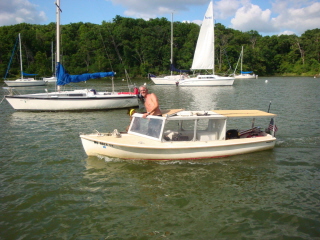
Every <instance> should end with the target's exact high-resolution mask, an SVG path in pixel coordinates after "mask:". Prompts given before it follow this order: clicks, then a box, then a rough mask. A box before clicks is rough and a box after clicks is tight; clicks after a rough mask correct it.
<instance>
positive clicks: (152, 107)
mask: <svg viewBox="0 0 320 240" xmlns="http://www.w3.org/2000/svg"><path fill="white" fill-rule="evenodd" d="M139 91H140V94H141V95H142V96H143V97H144V106H145V108H146V110H147V112H146V113H144V114H143V116H142V117H143V118H146V117H147V116H148V115H155V116H161V111H160V108H159V102H158V98H157V96H156V95H155V94H154V93H148V89H147V86H145V85H142V86H140V87H139Z"/></svg>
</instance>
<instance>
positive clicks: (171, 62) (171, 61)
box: [170, 13, 173, 76]
mask: <svg viewBox="0 0 320 240" xmlns="http://www.w3.org/2000/svg"><path fill="white" fill-rule="evenodd" d="M170 64H171V66H172V64H173V13H171V58H170ZM171 69H172V68H171ZM171 76H172V70H171Z"/></svg>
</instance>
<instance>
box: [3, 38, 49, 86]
mask: <svg viewBox="0 0 320 240" xmlns="http://www.w3.org/2000/svg"><path fill="white" fill-rule="evenodd" d="M18 39H19V51H20V74H21V78H19V79H16V80H12V81H10V80H5V81H4V82H5V84H7V85H8V86H9V87H29V86H44V85H46V83H47V82H46V81H44V80H35V79H34V78H24V76H26V77H27V76H34V75H37V74H28V73H24V72H23V66H22V50H21V35H20V33H19V35H18ZM14 49H15V47H14ZM13 54H14V51H13ZM10 63H11V61H10ZM10 63H9V67H8V70H9V68H10ZM8 70H7V73H8ZM7 73H6V76H7ZM6 76H5V77H4V78H6Z"/></svg>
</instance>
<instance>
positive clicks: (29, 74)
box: [22, 72, 38, 77]
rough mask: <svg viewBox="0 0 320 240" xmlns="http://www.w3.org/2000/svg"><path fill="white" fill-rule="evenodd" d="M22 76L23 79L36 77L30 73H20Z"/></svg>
mask: <svg viewBox="0 0 320 240" xmlns="http://www.w3.org/2000/svg"><path fill="white" fill-rule="evenodd" d="M22 75H23V76H24V77H30V76H36V75H38V74H31V73H25V72H22Z"/></svg>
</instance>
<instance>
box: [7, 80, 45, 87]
mask: <svg viewBox="0 0 320 240" xmlns="http://www.w3.org/2000/svg"><path fill="white" fill-rule="evenodd" d="M4 82H5V83H6V84H7V86H8V87H29V86H44V85H46V84H47V82H46V81H43V80H34V79H31V80H30V79H17V80H13V81H4Z"/></svg>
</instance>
